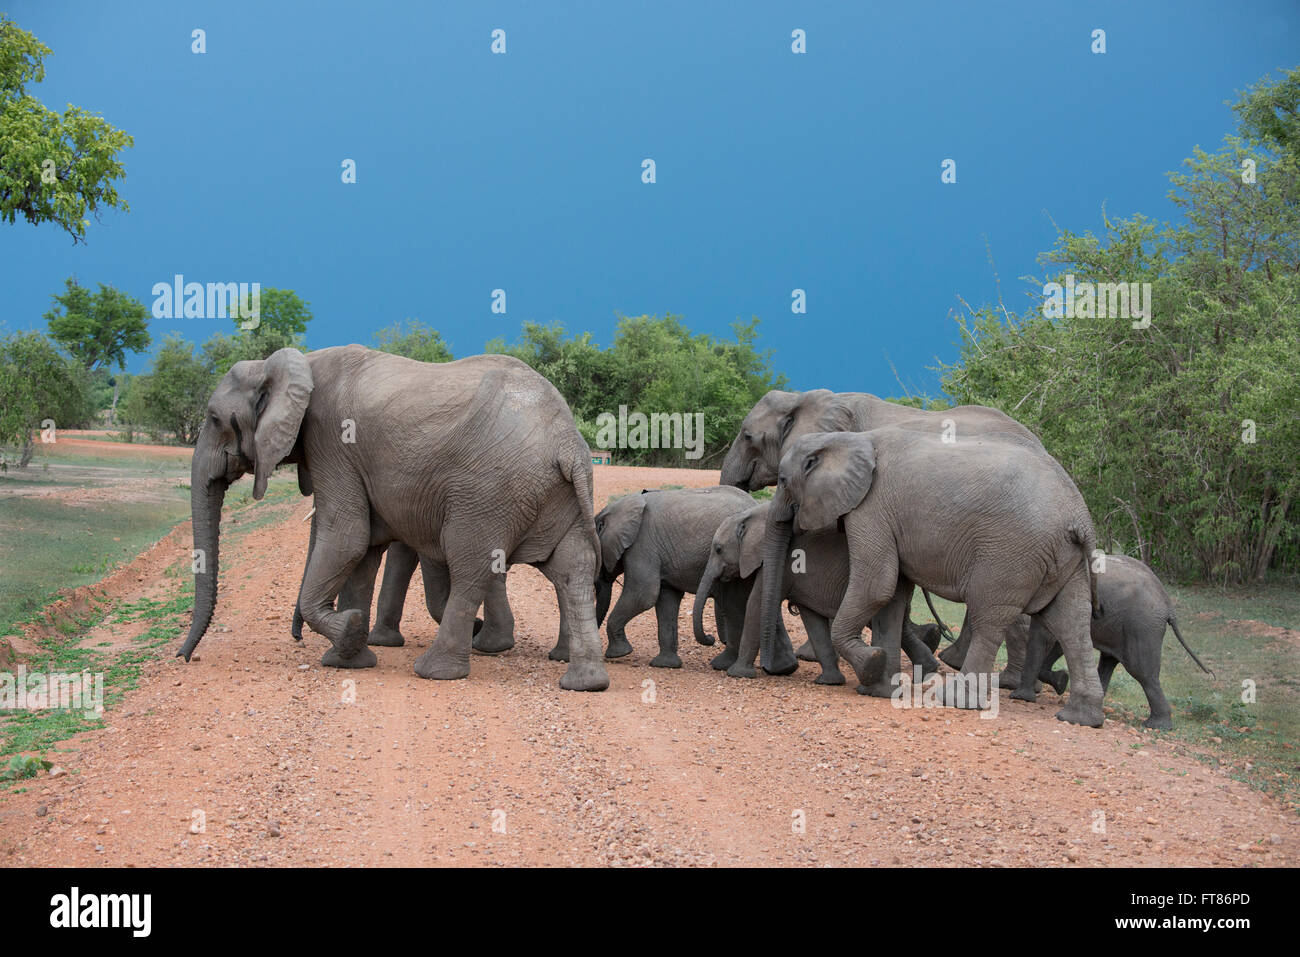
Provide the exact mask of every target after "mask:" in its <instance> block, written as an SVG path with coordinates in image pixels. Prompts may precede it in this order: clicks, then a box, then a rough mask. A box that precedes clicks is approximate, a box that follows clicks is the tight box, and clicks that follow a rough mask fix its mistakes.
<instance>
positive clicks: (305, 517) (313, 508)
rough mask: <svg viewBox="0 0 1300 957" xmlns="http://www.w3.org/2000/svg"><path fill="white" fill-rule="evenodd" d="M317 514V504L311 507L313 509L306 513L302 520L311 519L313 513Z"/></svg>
mask: <svg viewBox="0 0 1300 957" xmlns="http://www.w3.org/2000/svg"><path fill="white" fill-rule="evenodd" d="M315 514H316V506H315V505H313V506H312V507H311V511H310V512H308V513H307V514H306V515H304V516H303V517H302V520H303V521H304V522H305V521H307V520H309V519H310V518H311V517H312V516H313V515H315Z"/></svg>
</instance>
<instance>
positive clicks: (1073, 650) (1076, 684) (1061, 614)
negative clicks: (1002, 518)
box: [1029, 569, 1105, 728]
mask: <svg viewBox="0 0 1300 957" xmlns="http://www.w3.org/2000/svg"><path fill="white" fill-rule="evenodd" d="M1034 617H1035V618H1037V619H1041V621H1042V623H1043V624H1044V626H1045V627H1046V628H1047V629H1048V631H1050V632H1051V633H1052V635H1053V636H1054V637H1055V638H1056V640H1057V641H1059V642H1060V643H1061V650H1062V651H1064V652H1065V665H1066V667H1067V668H1069V669H1070V696H1069V697H1068V698H1067V699H1066V702H1065V707H1064V708H1062V709H1061V710H1060V711H1058V712H1057V713H1056V717H1057V719H1058V720H1060V721H1068V722H1069V723H1071V724H1079V725H1084V726H1085V727H1090V728H1100V727H1101V726H1102V723H1103V722H1104V721H1105V716H1104V715H1103V714H1102V710H1101V697H1102V692H1101V681H1100V680H1099V679H1098V677H1097V665H1096V664H1095V663H1094V662H1093V647H1092V632H1091V621H1092V597H1091V593H1090V590H1089V587H1088V575H1087V570H1086V569H1080V572H1079V573H1078V574H1076V575H1074V576H1073V577H1071V578H1070V579H1068V580H1067V581H1066V582H1065V584H1064V585H1063V586H1062V587H1061V590H1060V591H1059V592H1057V593H1056V597H1055V598H1053V599H1052V600H1051V601H1050V602H1048V604H1047V607H1046V608H1044V609H1043V610H1042V611H1040V612H1039V613H1038V614H1037V615H1035V616H1034ZM1037 673H1038V672H1037V671H1036V670H1035V671H1031V672H1029V674H1030V675H1036V674H1037Z"/></svg>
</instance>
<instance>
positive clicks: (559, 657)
mask: <svg viewBox="0 0 1300 957" xmlns="http://www.w3.org/2000/svg"><path fill="white" fill-rule="evenodd" d="M597 588H599V586H597ZM555 603H556V604H557V605H558V606H559V609H560V633H559V635H558V636H557V637H556V639H555V647H554V648H552V649H551V650H550V651H549V652H548V653H547V655H546V657H547V658H550V659H551V660H552V661H568V660H569V619H568V616H567V615H565V613H564V602H563V601H561V600H560V593H559V591H556V593H555ZM597 617H599V614H598V615H597ZM597 628H599V626H597Z"/></svg>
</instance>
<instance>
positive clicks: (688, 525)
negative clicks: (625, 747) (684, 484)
mask: <svg viewBox="0 0 1300 957" xmlns="http://www.w3.org/2000/svg"><path fill="white" fill-rule="evenodd" d="M753 504H754V500H753V499H752V498H750V496H748V495H747V494H745V493H744V492H742V491H740V490H739V489H735V488H728V487H726V486H720V485H715V486H712V487H710V488H688V489H663V490H660V491H643V492H642V493H641V494H640V495H625V496H623V497H622V498H619V499H616V500H614V501H613V502H611V503H610V504H609V505H607V506H606V507H605V508H603V509H601V511H600V513H599V514H598V515H597V516H596V532H597V534H598V535H599V536H600V552H601V560H602V567H601V572H600V581H599V582H598V583H597V586H596V588H597V598H598V600H599V599H601V598H602V596H603V601H602V602H600V604H601V606H602V607H598V608H597V621H598V622H599V621H601V620H603V618H604V608H607V607H608V605H609V595H610V591H611V588H612V585H613V582H614V579H615V578H617V577H618V576H619V575H620V574H621V575H622V576H623V591H622V593H621V594H620V595H619V598H618V601H617V602H616V603H615V604H614V610H613V611H611V612H610V614H609V625H608V627H607V629H606V631H607V634H608V636H609V646H608V648H607V649H606V650H605V657H606V658H621V657H623V656H624V655H627V654H631V652H632V645H631V644H630V643H629V642H628V640H627V631H626V629H627V623H628V622H629V621H631V620H632V619H633V618H635V617H636V616H637V615H639V614H641V613H642V612H645V611H648V610H650V609H651V608H653V609H655V614H656V616H657V618H658V622H659V654H658V655H656V656H655V658H654V659H653V660H652V661H651V662H650V664H651V666H652V667H655V668H680V667H681V666H682V660H681V657H680V655H678V653H677V616H678V612H679V610H680V607H681V602H682V595H684V594H688V593H690V592H692V591H694V590H695V589H696V588H697V587H699V588H703V589H704V598H705V599H707V598H708V596H709V594H710V593H713V594H714V603H715V608H717V610H718V615H717V619H718V631H719V633H720V634H721V636H722V643H723V645H725V646H726V650H725V651H723V653H722V654H721V655H718V656H716V657H715V658H714V660H713V664H714V667H716V668H719V669H721V668H725V667H727V666H728V665H729V664H730V663H731V662H732V661H734V660H735V655H736V651H735V649H736V647H737V645H738V644H739V640H740V630H741V627H742V625H743V621H744V614H745V602H746V601H747V600H748V599H749V591H750V586H751V585H752V584H753V583H752V582H740V581H736V582H718V583H716V588H715V582H714V581H712V580H710V579H708V578H707V577H704V578H703V580H702V576H704V569H705V566H706V564H707V563H708V560H709V544H710V542H711V541H712V538H713V530H714V529H716V528H717V527H718V524H719V523H720V522H721V521H723V520H724V519H726V518H727V517H729V516H731V515H735V514H737V513H739V512H742V511H746V510H747V509H749V508H751V507H752V506H753ZM783 632H784V626H780V627H779V629H778V636H777V640H778V641H781V640H782V638H781V634H782V633H783ZM696 638H697V640H699V642H700V644H703V645H712V644H713V641H714V640H713V637H712V636H710V635H705V634H704V633H703V629H701V630H700V631H699V632H698V633H697V634H696ZM783 640H784V642H785V645H786V647H787V649H788V648H789V645H790V640H789V637H788V636H787V637H785V638H784V639H783Z"/></svg>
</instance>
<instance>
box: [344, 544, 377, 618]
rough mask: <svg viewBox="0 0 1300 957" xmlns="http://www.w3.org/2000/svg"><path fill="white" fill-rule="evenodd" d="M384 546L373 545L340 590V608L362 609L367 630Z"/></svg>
mask: <svg viewBox="0 0 1300 957" xmlns="http://www.w3.org/2000/svg"><path fill="white" fill-rule="evenodd" d="M384 548H385V546H383V545H374V546H372V547H371V548H370V549H369V550H368V551H367V552H366V556H365V558H363V559H361V561H359V562H357V565H356V567H355V568H353V569H352V574H351V575H349V576H348V580H347V581H346V582H345V583H344V585H343V590H342V591H340V592H339V598H338V604H337V608H338V610H339V611H344V610H346V609H349V608H355V609H357V610H358V611H360V612H361V614H362V622H361V626H362V627H363V628H365V629H366V630H367V631H368V630H369V628H370V606H371V604H372V603H373V602H374V599H375V577H376V576H377V575H378V574H379V563H380V562H381V561H383V558H384Z"/></svg>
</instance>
